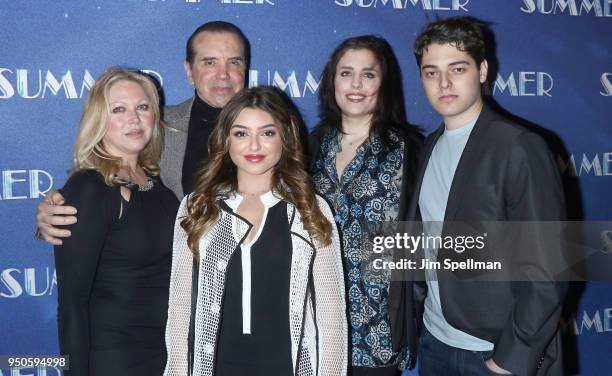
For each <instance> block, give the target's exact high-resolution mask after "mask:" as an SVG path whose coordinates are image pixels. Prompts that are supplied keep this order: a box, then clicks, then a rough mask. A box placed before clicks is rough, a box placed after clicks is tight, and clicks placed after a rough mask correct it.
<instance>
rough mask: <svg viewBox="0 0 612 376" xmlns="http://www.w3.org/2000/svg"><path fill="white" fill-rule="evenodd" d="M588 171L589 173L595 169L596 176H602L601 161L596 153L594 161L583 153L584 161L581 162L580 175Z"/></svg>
mask: <svg viewBox="0 0 612 376" xmlns="http://www.w3.org/2000/svg"><path fill="white" fill-rule="evenodd" d="M583 170H584V171H586V172H587V174H588V173H589V172H591V170H593V174H594V175H595V176H601V175H602V174H601V163H599V156H598V155H597V154H595V156H594V157H593V161H589V159H588V158H587V156H586V154H582V162H581V163H580V170H579V171H578V176H582V171H583Z"/></svg>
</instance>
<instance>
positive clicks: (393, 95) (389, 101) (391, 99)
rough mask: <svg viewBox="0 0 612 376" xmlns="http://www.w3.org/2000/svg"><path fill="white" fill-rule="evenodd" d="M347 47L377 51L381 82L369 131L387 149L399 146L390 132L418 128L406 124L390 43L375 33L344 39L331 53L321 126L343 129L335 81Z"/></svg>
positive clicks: (321, 100) (321, 101)
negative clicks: (378, 136)
mask: <svg viewBox="0 0 612 376" xmlns="http://www.w3.org/2000/svg"><path fill="white" fill-rule="evenodd" d="M348 50H368V51H370V52H372V53H373V54H374V56H375V57H376V60H377V61H378V63H379V64H380V69H381V84H380V89H379V92H378V102H377V103H376V108H375V109H374V114H373V116H372V124H371V127H370V134H372V133H374V132H377V133H378V134H379V135H380V138H381V141H382V143H383V145H385V146H386V147H387V148H392V147H395V146H396V143H397V141H396V138H394V137H392V136H391V134H392V133H395V134H396V135H399V136H402V135H404V134H405V133H406V132H408V131H415V130H416V128H414V127H412V126H410V125H408V124H407V123H406V110H405V107H404V96H403V90H402V79H401V71H400V68H399V64H398V62H397V58H396V57H395V54H394V53H393V49H392V48H391V46H390V45H389V43H388V42H387V41H386V40H385V39H384V38H382V37H379V36H376V35H362V36H358V37H352V38H349V39H345V40H344V41H343V42H342V43H340V44H339V45H338V47H336V49H335V50H334V52H332V54H331V56H330V57H329V60H328V61H327V64H325V68H324V69H323V73H322V74H321V86H320V89H319V116H320V119H321V121H320V123H319V125H318V127H319V128H321V127H322V128H323V129H326V128H335V129H337V130H338V132H340V133H343V131H342V111H341V110H340V108H339V107H338V103H336V95H335V87H334V80H335V78H336V68H337V66H338V62H339V61H340V59H341V58H342V56H344V54H345V53H346V52H347V51H348Z"/></svg>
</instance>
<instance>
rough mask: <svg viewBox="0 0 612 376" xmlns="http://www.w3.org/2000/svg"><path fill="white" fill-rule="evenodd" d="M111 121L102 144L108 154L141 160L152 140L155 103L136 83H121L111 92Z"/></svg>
mask: <svg viewBox="0 0 612 376" xmlns="http://www.w3.org/2000/svg"><path fill="white" fill-rule="evenodd" d="M108 105H109V109H108V111H109V120H108V123H107V126H106V133H105V134H104V137H103V139H102V144H103V145H104V148H105V149H106V151H107V152H108V153H109V154H111V155H113V156H117V157H121V158H122V159H124V160H130V159H132V160H133V159H134V158H138V154H139V153H140V152H141V151H142V149H144V148H145V146H146V145H147V144H148V143H149V140H150V139H151V134H152V132H153V126H154V124H153V123H154V116H153V111H152V109H151V100H150V98H149V97H148V96H147V95H146V94H145V91H144V90H143V89H142V87H141V86H140V85H139V84H137V83H135V82H132V81H127V80H123V81H118V82H116V83H115V84H113V85H112V86H111V87H110V89H109V91H108Z"/></svg>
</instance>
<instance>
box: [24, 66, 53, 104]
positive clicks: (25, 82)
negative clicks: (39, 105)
mask: <svg viewBox="0 0 612 376" xmlns="http://www.w3.org/2000/svg"><path fill="white" fill-rule="evenodd" d="M47 74H49V72H47ZM41 82H42V72H41V71H40V70H39V71H38V91H37V92H36V94H32V95H29V94H28V70H27V69H17V93H19V96H20V97H21V98H26V99H32V98H38V96H39V95H40V91H41V90H42V87H41V86H42V85H41V84H40V83H41Z"/></svg>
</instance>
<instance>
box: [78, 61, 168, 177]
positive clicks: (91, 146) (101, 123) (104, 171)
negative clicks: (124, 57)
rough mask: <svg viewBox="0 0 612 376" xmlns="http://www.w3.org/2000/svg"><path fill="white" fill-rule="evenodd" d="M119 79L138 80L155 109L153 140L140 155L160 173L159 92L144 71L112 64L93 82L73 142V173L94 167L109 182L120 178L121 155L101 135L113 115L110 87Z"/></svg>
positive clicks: (141, 160) (145, 164) (153, 172)
mask: <svg viewBox="0 0 612 376" xmlns="http://www.w3.org/2000/svg"><path fill="white" fill-rule="evenodd" d="M120 81H129V82H133V83H135V84H138V85H139V86H140V87H141V88H142V90H143V91H144V92H145V94H146V96H147V97H148V98H149V101H150V104H149V105H150V108H151V111H152V112H153V124H154V126H153V132H152V135H151V140H149V143H148V144H147V145H146V146H145V147H144V149H143V150H142V151H141V152H140V154H139V155H138V164H139V165H140V166H141V167H143V168H145V169H147V170H148V172H149V174H151V175H154V176H156V175H158V174H159V165H158V162H159V158H160V156H161V151H162V147H163V136H164V134H163V127H164V124H163V121H162V120H161V111H160V108H159V95H158V93H157V88H156V87H155V84H154V83H153V81H152V80H151V78H149V77H148V76H146V75H145V74H144V73H141V72H138V71H135V70H128V69H122V68H111V69H109V70H107V71H105V72H104V73H102V75H101V76H100V77H99V78H98V79H97V80H96V83H95V84H94V85H93V86H92V88H91V90H90V92H89V95H88V96H87V101H86V102H85V108H84V109H83V115H82V116H81V122H80V126H79V131H78V133H77V139H76V143H75V144H74V151H73V159H74V165H75V166H74V168H73V169H72V173H74V172H77V171H80V170H95V171H97V172H98V173H100V174H101V175H102V176H103V177H104V181H105V182H106V184H108V185H113V184H114V183H116V182H117V180H118V179H117V173H118V172H119V170H120V169H121V165H122V159H121V157H117V156H114V155H111V154H110V153H108V152H107V151H106V149H105V148H104V145H103V143H102V139H103V138H104V135H105V134H106V130H107V127H108V122H109V119H110V105H109V102H108V96H109V92H110V89H111V87H112V86H113V85H114V84H116V83H117V82H120Z"/></svg>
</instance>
